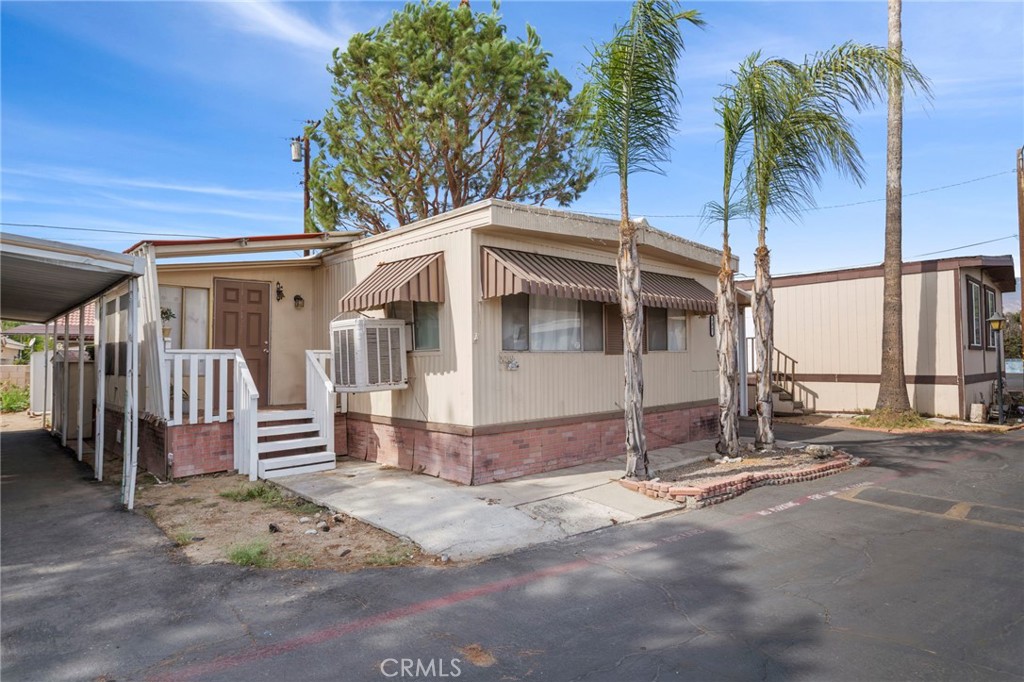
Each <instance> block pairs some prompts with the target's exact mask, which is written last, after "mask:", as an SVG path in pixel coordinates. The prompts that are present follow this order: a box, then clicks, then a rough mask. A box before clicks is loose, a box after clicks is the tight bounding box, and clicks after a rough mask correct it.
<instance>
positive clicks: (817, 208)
mask: <svg viewBox="0 0 1024 682" xmlns="http://www.w3.org/2000/svg"><path fill="white" fill-rule="evenodd" d="M1016 172H1017V171H1016V170H1008V171H1000V172H998V173H992V174H990V175H982V176H981V177H977V178H971V179H970V180H962V181H960V182H954V183H953V184H951V185H942V186H941V187H930V188H928V189H922V190H918V191H916V192H904V193H903V196H904V197H915V196H917V195H919V194H928V193H929V192H940V191H942V190H944V189H950V188H952V187H960V186H961V185H969V184H971V183H972V182H981V181H982V180H988V179H989V178H995V177H998V176H1000V175H1008V174H1010V173H1016ZM883 201H885V197H882V198H881V199H865V200H864V201H854V202H851V203H848V204H833V205H831V206H810V207H808V208H802V209H799V211H798V212H799V213H809V212H811V211H827V210H829V209H833V208H849V207H850V206H862V205H864V204H878V203H881V202H883ZM581 213H588V214H590V215H610V216H617V215H619V214H618V213H597V212H592V211H581ZM644 217H645V218H703V217H704V216H703V215H702V214H700V213H697V214H692V213H687V214H672V215H667V214H666V215H650V214H644Z"/></svg>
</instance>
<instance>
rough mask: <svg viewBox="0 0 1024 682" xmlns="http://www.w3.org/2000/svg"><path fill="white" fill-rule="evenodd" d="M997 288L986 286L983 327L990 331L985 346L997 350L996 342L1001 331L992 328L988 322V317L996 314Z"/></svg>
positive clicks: (986, 336)
mask: <svg viewBox="0 0 1024 682" xmlns="http://www.w3.org/2000/svg"><path fill="white" fill-rule="evenodd" d="M996 310H997V308H996V290H995V289H992V288H991V287H985V320H984V321H983V322H982V325H983V329H987V330H988V333H987V334H986V335H985V347H986V348H988V349H989V350H995V348H996V343H997V342H998V341H999V333H998V332H996V331H995V330H993V329H992V327H991V325H989V323H988V318H990V317H992V316H993V315H995V314H996Z"/></svg>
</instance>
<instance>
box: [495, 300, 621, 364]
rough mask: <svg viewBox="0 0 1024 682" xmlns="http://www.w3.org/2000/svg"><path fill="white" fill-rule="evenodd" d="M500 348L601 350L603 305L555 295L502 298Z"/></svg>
mask: <svg viewBox="0 0 1024 682" xmlns="http://www.w3.org/2000/svg"><path fill="white" fill-rule="evenodd" d="M501 349H502V350H506V351H535V352H556V353H557V352H574V351H575V352H580V351H583V352H591V351H595V352H600V351H603V350H604V306H603V305H602V304H601V303H599V302H597V301H579V300H575V299H571V298H557V297H554V296H530V295H528V294H514V295H512V296H503V297H502V299H501Z"/></svg>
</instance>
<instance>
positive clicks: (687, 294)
mask: <svg viewBox="0 0 1024 682" xmlns="http://www.w3.org/2000/svg"><path fill="white" fill-rule="evenodd" d="M482 268H483V272H482V279H483V290H484V298H493V297H495V296H509V295H511V294H535V295H539V296H555V297H558V298H574V299H579V300H581V301H602V302H604V303H617V302H618V300H619V287H618V279H617V276H616V273H615V267H614V266H611V265H604V264H601V263H589V262H586V261H581V260H573V259H571V258H560V257H557V256H545V255H542V254H537V253H526V252H524V251H513V250H511V249H499V248H494V247H490V246H485V247H484V249H483V263H482ZM640 288H641V295H640V298H641V302H642V303H643V304H644V305H646V306H651V307H653V308H672V309H676V310H689V311H692V312H698V313H713V312H715V295H714V294H713V293H712V292H710V291H708V289H706V288H705V287H703V286H701V285H700V284H698V283H697V281H696V280H694V279H691V278H689V277H676V276H674V275H663V274H660V273H656V272H641V274H640Z"/></svg>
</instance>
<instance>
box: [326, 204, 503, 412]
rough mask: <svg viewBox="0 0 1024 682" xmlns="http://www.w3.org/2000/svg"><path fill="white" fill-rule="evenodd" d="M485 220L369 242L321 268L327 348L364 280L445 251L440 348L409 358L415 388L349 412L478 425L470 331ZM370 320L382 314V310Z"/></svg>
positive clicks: (368, 396)
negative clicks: (333, 324) (343, 303)
mask: <svg viewBox="0 0 1024 682" xmlns="http://www.w3.org/2000/svg"><path fill="white" fill-rule="evenodd" d="M483 215H484V216H486V214H483ZM480 218H481V214H479V213H477V214H469V215H466V216H464V217H463V219H454V220H446V221H445V222H444V223H443V224H442V225H440V226H439V225H431V226H425V227H421V228H418V229H416V230H411V231H410V232H409V234H405V235H403V234H401V232H400V231H399V232H396V233H392V234H389V235H382V236H377V237H372V238H368V239H365V240H362V241H360V242H357V243H356V244H355V245H354V246H353V247H351V248H348V249H345V250H343V251H342V252H340V253H338V254H337V255H333V256H328V257H327V258H325V262H324V265H323V267H321V268H318V269H317V270H316V272H315V274H314V284H315V286H314V289H315V290H316V292H317V295H316V297H315V301H314V307H315V309H316V310H317V317H316V320H317V322H316V328H315V338H316V339H317V344H318V345H319V346H320V347H324V348H326V347H328V345H329V337H328V325H329V324H330V321H331V320H332V319H333V318H334V317H336V316H337V315H338V299H340V298H342V297H343V296H344V295H345V294H346V293H348V291H349V290H350V289H351V288H352V287H354V286H355V285H356V283H358V282H360V281H362V280H363V279H365V278H366V277H367V276H368V275H369V274H370V273H371V272H372V271H373V270H374V269H375V268H376V267H377V264H378V263H382V262H392V261H396V260H403V259H406V258H414V257H416V256H421V255H426V254H430V253H437V252H439V251H441V252H444V278H445V301H444V303H442V304H441V305H440V306H439V307H438V317H439V325H440V333H441V350H440V351H433V352H425V351H421V352H413V353H410V354H409V356H408V360H409V388H408V389H405V390H402V391H378V392H374V393H362V394H352V395H350V396H349V403H348V409H349V411H351V412H357V413H364V414H374V415H381V416H387V417H394V418H400V419H412V420H416V421H427V422H435V423H442V424H456V425H462V426H472V425H473V424H474V421H473V394H472V387H473V348H472V345H473V338H472V335H471V334H469V333H468V330H469V329H470V326H471V321H472V317H473V307H472V306H473V304H472V294H473V291H474V287H473V285H471V283H470V280H471V278H473V277H475V275H474V274H471V271H472V267H473V266H472V263H473V256H472V254H471V239H470V229H471V228H472V227H473V226H474V225H475V224H477V223H479V222H480ZM367 314H370V315H373V316H382V314H383V313H382V312H381V311H380V310H376V311H367ZM352 316H353V315H346V317H352ZM457 330H458V331H457Z"/></svg>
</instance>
